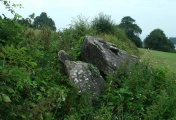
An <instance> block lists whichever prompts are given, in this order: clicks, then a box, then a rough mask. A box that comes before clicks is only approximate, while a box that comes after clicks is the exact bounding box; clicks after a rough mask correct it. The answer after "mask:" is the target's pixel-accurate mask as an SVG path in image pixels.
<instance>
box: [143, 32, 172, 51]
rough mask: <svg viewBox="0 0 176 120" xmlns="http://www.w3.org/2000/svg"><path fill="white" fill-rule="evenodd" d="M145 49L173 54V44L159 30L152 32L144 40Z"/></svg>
mask: <svg viewBox="0 0 176 120" xmlns="http://www.w3.org/2000/svg"><path fill="white" fill-rule="evenodd" d="M144 44H145V48H150V49H154V50H159V51H165V52H173V51H174V44H173V43H172V42H171V41H170V40H169V39H168V38H167V37H166V35H165V34H164V31H163V30H161V29H155V30H153V31H152V32H151V33H150V34H149V35H148V36H147V37H146V38H145V40H144Z"/></svg>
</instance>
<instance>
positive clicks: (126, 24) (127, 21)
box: [119, 16, 142, 47]
mask: <svg viewBox="0 0 176 120" xmlns="http://www.w3.org/2000/svg"><path fill="white" fill-rule="evenodd" d="M119 27H120V28H121V29H122V30H124V32H125V33H126V35H127V36H128V38H129V39H130V40H131V41H132V42H134V43H135V44H136V46H137V47H142V41H141V39H140V38H139V34H141V33H142V29H141V28H140V27H139V26H138V25H137V24H136V23H135V20H134V19H133V18H131V17H130V16H126V17H124V18H122V20H121V23H120V24H119Z"/></svg>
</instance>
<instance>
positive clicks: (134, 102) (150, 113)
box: [104, 63, 176, 119]
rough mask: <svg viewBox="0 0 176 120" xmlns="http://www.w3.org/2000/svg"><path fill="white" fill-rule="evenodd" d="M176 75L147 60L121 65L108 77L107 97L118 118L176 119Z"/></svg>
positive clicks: (106, 99) (105, 96)
mask: <svg viewBox="0 0 176 120" xmlns="http://www.w3.org/2000/svg"><path fill="white" fill-rule="evenodd" d="M174 77H175V76H174V75H171V74H169V73H168V72H167V71H165V70H163V69H153V68H151V67H149V65H148V64H145V63H136V64H135V65H134V66H133V67H132V69H128V68H127V67H125V66H122V67H121V68H120V69H119V70H117V71H116V72H115V73H113V74H112V75H109V76H108V84H107V90H106V92H105V95H104V100H105V101H108V102H106V103H107V107H110V108H111V107H112V109H111V110H112V112H113V115H112V116H116V117H117V118H118V119H174V118H175V117H176V116H175V114H174V113H175V111H176V109H175V108H174V107H175V106H174V105H173V102H174V101H175V99H176V98H175V97H172V96H175V94H176V93H175V92H173V91H175V88H174V86H175V84H174V85H173V83H175V81H174ZM109 103H111V104H109Z"/></svg>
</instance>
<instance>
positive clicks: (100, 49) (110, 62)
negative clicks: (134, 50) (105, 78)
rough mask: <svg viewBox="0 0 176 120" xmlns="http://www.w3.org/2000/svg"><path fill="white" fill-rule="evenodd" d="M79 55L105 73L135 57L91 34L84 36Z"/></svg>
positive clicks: (129, 63)
mask: <svg viewBox="0 0 176 120" xmlns="http://www.w3.org/2000/svg"><path fill="white" fill-rule="evenodd" d="M81 57H82V60H83V61H84V62H88V63H92V64H93V65H94V66H96V67H97V68H98V69H99V70H100V71H101V72H103V73H104V74H105V75H107V74H108V73H111V72H113V71H115V70H116V69H117V68H119V67H120V66H121V65H123V64H125V63H126V64H128V65H131V64H132V63H133V62H135V60H136V59H137V57H135V56H131V55H130V54H128V53H127V52H126V51H123V50H120V49H119V48H117V46H116V45H115V44H112V43H109V42H107V41H105V40H103V39H101V38H95V37H92V36H87V37H85V38H84V42H83V47H82V54H81Z"/></svg>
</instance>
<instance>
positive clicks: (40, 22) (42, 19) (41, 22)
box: [33, 12, 56, 31]
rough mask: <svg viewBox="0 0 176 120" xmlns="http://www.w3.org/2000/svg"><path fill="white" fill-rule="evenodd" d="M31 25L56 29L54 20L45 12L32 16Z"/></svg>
mask: <svg viewBox="0 0 176 120" xmlns="http://www.w3.org/2000/svg"><path fill="white" fill-rule="evenodd" d="M33 26H34V27H35V28H38V29H41V28H42V27H50V28H51V29H52V30H54V31H55V30H56V26H55V22H54V21H53V20H52V19H51V18H49V17H48V16H47V14H46V13H45V12H42V13H41V14H40V16H37V17H35V18H34V22H33Z"/></svg>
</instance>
